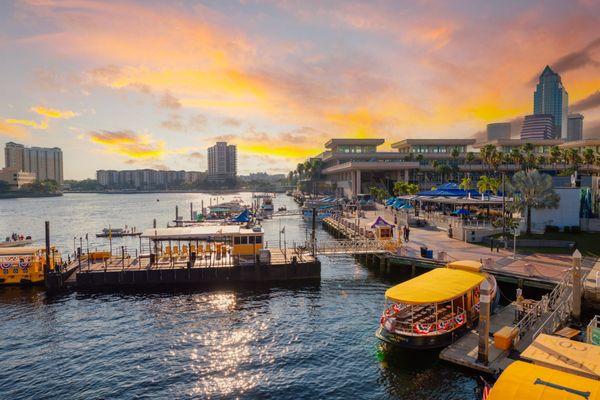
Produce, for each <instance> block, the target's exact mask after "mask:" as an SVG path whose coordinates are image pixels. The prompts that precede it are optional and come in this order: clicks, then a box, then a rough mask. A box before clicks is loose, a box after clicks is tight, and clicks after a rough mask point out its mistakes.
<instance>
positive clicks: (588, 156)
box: [583, 147, 596, 168]
mask: <svg viewBox="0 0 600 400" xmlns="http://www.w3.org/2000/svg"><path fill="white" fill-rule="evenodd" d="M595 159H596V155H595V154H594V149H592V148H590V147H588V148H587V149H585V150H583V163H584V164H587V165H588V168H589V166H590V165H592V164H594V161H595Z"/></svg>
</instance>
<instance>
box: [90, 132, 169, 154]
mask: <svg viewBox="0 0 600 400" xmlns="http://www.w3.org/2000/svg"><path fill="white" fill-rule="evenodd" d="M88 136H89V140H90V141H91V142H93V143H97V144H100V145H102V147H103V148H104V150H105V151H106V152H107V153H113V154H119V155H123V156H126V157H129V158H131V159H141V160H157V159H161V158H163V156H164V155H165V143H164V142H163V141H160V140H159V141H156V140H154V139H153V138H152V136H151V135H148V134H136V133H134V132H131V131H100V132H90V133H89V134H88Z"/></svg>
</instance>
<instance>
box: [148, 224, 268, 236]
mask: <svg viewBox="0 0 600 400" xmlns="http://www.w3.org/2000/svg"><path fill="white" fill-rule="evenodd" d="M263 233H264V231H263V229H262V228H260V230H259V231H254V230H253V229H252V228H250V229H248V228H245V227H244V226H243V225H208V224H207V225H198V226H186V227H178V228H159V229H154V228H150V229H146V230H144V232H143V233H142V237H143V238H149V239H153V240H169V239H170V240H204V239H208V238H218V237H224V236H232V235H262V234H263Z"/></svg>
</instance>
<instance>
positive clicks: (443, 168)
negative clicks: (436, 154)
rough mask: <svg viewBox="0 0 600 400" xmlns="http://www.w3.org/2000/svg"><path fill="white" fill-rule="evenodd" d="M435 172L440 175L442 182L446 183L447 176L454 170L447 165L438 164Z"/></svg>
mask: <svg viewBox="0 0 600 400" xmlns="http://www.w3.org/2000/svg"><path fill="white" fill-rule="evenodd" d="M435 172H437V173H438V174H440V179H441V182H442V183H444V181H445V177H446V175H447V174H449V173H450V172H452V168H450V166H448V165H446V164H438V165H436V167H435Z"/></svg>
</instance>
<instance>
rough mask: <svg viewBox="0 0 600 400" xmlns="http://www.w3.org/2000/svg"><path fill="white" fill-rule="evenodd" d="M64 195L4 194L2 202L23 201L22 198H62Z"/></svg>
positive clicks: (1, 195)
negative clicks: (5, 200)
mask: <svg viewBox="0 0 600 400" xmlns="http://www.w3.org/2000/svg"><path fill="white" fill-rule="evenodd" d="M63 194H64V193H63V192H59V193H12V192H8V193H2V194H0V200H4V199H21V198H37V197H61V196H62V195H63Z"/></svg>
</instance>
